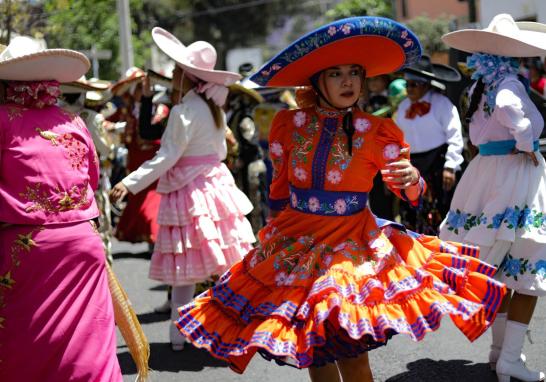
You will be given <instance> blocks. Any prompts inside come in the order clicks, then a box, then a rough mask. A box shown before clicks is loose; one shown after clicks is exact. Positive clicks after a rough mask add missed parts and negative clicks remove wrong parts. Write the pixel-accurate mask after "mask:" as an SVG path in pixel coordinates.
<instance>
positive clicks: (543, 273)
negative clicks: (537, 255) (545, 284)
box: [532, 260, 546, 278]
mask: <svg viewBox="0 0 546 382" xmlns="http://www.w3.org/2000/svg"><path fill="white" fill-rule="evenodd" d="M532 273H535V274H537V275H539V276H540V277H542V278H545V277H546V260H539V261H537V262H536V263H535V269H534V270H533V271H532Z"/></svg>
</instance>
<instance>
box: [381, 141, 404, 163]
mask: <svg viewBox="0 0 546 382" xmlns="http://www.w3.org/2000/svg"><path fill="white" fill-rule="evenodd" d="M398 156H400V146H398V145H397V144H396V143H389V144H388V145H386V146H385V147H384V148H383V158H385V159H387V160H393V159H396V158H398Z"/></svg>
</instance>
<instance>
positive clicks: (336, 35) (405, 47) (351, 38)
mask: <svg viewBox="0 0 546 382" xmlns="http://www.w3.org/2000/svg"><path fill="white" fill-rule="evenodd" d="M420 56H421V44H420V43H419V40H418V39H417V36H415V34H414V33H413V32H412V31H411V30H409V29H408V28H407V27H405V26H403V25H402V24H399V23H397V22H396V21H393V20H391V19H387V18H384V17H371V16H363V17H350V18H347V19H342V20H337V21H334V22H332V23H330V24H327V25H324V26H322V27H320V28H318V29H316V30H314V31H312V32H310V33H308V34H306V35H305V36H303V37H301V38H300V39H298V40H297V41H295V42H294V43H292V44H291V45H290V46H288V47H287V48H286V49H284V50H283V51H282V52H280V53H279V54H277V55H276V56H275V57H273V58H272V59H271V60H270V61H269V62H267V63H266V64H265V65H263V66H262V68H261V69H260V70H258V72H256V74H254V75H253V76H252V77H251V78H250V79H251V80H252V81H254V82H256V83H257V84H258V85H261V86H271V87H288V86H306V85H310V82H309V78H310V77H311V76H312V75H313V74H315V73H317V72H319V71H321V70H324V69H326V68H329V67H332V66H335V65H344V64H359V65H361V66H362V67H363V68H364V69H365V70H366V76H367V77H374V76H377V75H380V74H386V73H392V72H394V71H397V70H400V69H402V68H404V67H406V66H408V65H411V64H413V63H414V62H415V61H417V60H418V59H419V57H420Z"/></svg>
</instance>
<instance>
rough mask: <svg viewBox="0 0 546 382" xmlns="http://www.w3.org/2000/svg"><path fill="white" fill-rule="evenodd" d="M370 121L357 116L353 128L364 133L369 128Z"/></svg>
mask: <svg viewBox="0 0 546 382" xmlns="http://www.w3.org/2000/svg"><path fill="white" fill-rule="evenodd" d="M370 127H371V123H370V121H368V120H367V119H365V118H357V119H356V121H355V130H356V131H358V132H360V133H365V132H367V131H369V130H370Z"/></svg>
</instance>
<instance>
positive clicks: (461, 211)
mask: <svg viewBox="0 0 546 382" xmlns="http://www.w3.org/2000/svg"><path fill="white" fill-rule="evenodd" d="M535 155H536V156H537V158H538V160H539V165H538V166H537V167H535V166H534V165H533V163H532V162H531V160H530V159H529V158H527V157H526V156H525V155H523V154H516V155H492V156H481V155H478V156H477V157H476V158H474V159H473V160H472V162H470V165H469V166H468V168H467V169H466V171H465V173H464V174H463V177H462V179H461V181H460V182H459V184H458V186H457V189H456V191H455V195H454V197H453V200H452V202H451V207H450V211H449V213H448V215H447V216H446V218H445V219H444V221H443V222H442V224H441V226H440V238H441V239H442V240H446V241H447V240H450V241H457V242H463V243H467V244H472V245H477V246H479V247H480V260H483V261H486V262H487V263H489V264H492V265H495V266H496V267H498V268H499V270H498V272H497V275H496V278H498V279H499V280H500V281H502V282H504V283H505V284H506V285H507V287H508V288H510V289H514V290H517V291H518V292H521V293H524V294H529V295H537V296H542V295H545V294H546V162H545V161H544V158H543V157H542V155H541V154H540V153H538V152H536V153H535Z"/></svg>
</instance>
